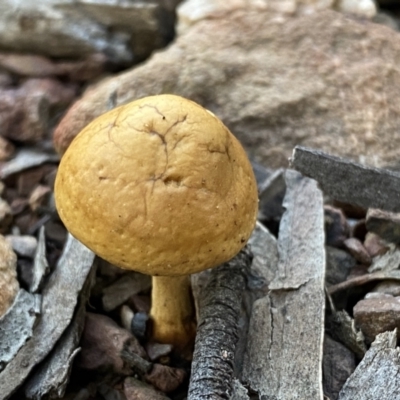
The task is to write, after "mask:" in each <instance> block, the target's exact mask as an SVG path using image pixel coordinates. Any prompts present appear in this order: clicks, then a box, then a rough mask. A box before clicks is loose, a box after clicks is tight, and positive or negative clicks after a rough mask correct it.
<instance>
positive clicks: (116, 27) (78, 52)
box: [0, 0, 173, 63]
mask: <svg viewBox="0 0 400 400" xmlns="http://www.w3.org/2000/svg"><path fill="white" fill-rule="evenodd" d="M162 3H164V2H163V1H161V0H159V1H157V0H150V1H146V2H136V1H123V0H42V1H40V2H32V1H30V0H19V1H18V2H15V1H14V0H0V48H3V49H8V50H14V51H22V52H30V53H35V54H42V55H47V56H53V57H70V58H79V57H83V56H87V55H88V54H94V53H104V54H106V55H107V56H108V57H109V58H110V59H111V60H113V61H114V62H117V63H128V62H131V61H132V60H134V59H135V60H136V59H138V58H139V59H142V58H143V57H145V56H147V55H148V54H150V52H151V51H153V50H154V49H155V48H159V47H161V46H163V45H165V43H166V42H167V41H168V40H169V39H170V38H171V35H172V22H173V13H172V12H171V11H168V10H167V8H166V7H163V6H162ZM16 11H18V12H16Z"/></svg>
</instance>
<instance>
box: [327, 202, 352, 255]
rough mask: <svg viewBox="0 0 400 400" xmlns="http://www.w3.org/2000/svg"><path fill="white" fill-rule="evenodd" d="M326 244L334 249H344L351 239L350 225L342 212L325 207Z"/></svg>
mask: <svg viewBox="0 0 400 400" xmlns="http://www.w3.org/2000/svg"><path fill="white" fill-rule="evenodd" d="M324 211H325V232H326V239H325V240H326V244H327V245H328V246H333V247H342V246H343V242H344V241H345V240H346V239H347V238H348V237H349V231H350V230H349V225H348V223H347V220H346V217H345V216H344V214H343V212H342V210H340V209H338V208H334V207H331V206H325V207H324Z"/></svg>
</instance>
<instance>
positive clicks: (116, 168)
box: [55, 95, 258, 346]
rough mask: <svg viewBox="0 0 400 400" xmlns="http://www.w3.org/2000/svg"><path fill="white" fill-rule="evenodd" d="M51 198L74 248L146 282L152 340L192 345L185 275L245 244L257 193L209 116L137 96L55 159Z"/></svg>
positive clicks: (231, 141)
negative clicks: (79, 244)
mask: <svg viewBox="0 0 400 400" xmlns="http://www.w3.org/2000/svg"><path fill="white" fill-rule="evenodd" d="M55 200H56V206H57V209H58V212H59V215H60V218H61V220H62V221H63V222H64V224H65V226H66V228H67V229H68V230H69V231H70V232H71V234H72V235H73V236H75V237H76V238H77V239H78V240H80V241H81V242H82V243H84V244H85V245H86V246H87V247H89V248H90V249H91V250H93V251H94V252H95V253H96V254H97V255H99V256H100V257H102V258H104V259H105V260H107V261H109V262H111V263H112V264H115V265H117V266H119V267H121V268H125V269H130V270H135V271H138V272H141V273H144V274H149V275H152V277H153V278H152V281H153V289H152V306H151V312H150V315H151V317H152V320H153V337H154V339H155V340H157V341H159V342H164V343H171V344H174V345H175V346H184V345H185V344H187V343H188V342H189V341H190V340H191V339H193V336H194V332H195V323H194V312H193V305H192V299H191V294H190V281H189V275H190V274H192V273H195V272H199V271H202V270H204V269H207V268H211V267H215V266H217V265H219V264H221V263H223V262H225V261H227V260H229V259H231V258H232V257H233V256H234V255H236V254H237V253H238V252H239V251H240V250H241V248H242V247H243V246H244V245H245V244H246V242H247V240H248V238H249V236H250V234H251V232H252V230H253V228H254V225H255V221H256V216H257V208H258V198H257V185H256V181H255V178H254V174H253V171H252V168H251V165H250V162H249V161H248V159H247V156H246V153H245V151H244V150H243V148H242V146H241V145H240V143H239V141H238V140H237V139H236V138H235V137H234V136H233V135H232V134H231V133H230V132H229V130H228V129H227V128H226V127H225V126H224V125H223V123H222V122H221V121H220V120H219V119H218V118H217V117H216V116H215V115H214V114H212V113H211V112H210V111H208V110H206V109H204V108H203V107H201V106H199V105H198V104H196V103H194V102H192V101H190V100H187V99H184V98H182V97H179V96H175V95H158V96H150V97H146V98H142V99H140V100H137V101H134V102H131V103H129V104H126V105H123V106H120V107H118V108H115V109H113V110H111V111H109V112H107V113H106V114H103V115H101V116H100V117H98V118H96V119H95V120H93V121H92V122H91V123H90V124H89V125H87V126H86V127H85V128H84V129H83V130H82V131H81V132H80V133H79V134H78V135H77V137H76V138H75V139H74V140H73V142H72V143H71V145H70V146H69V148H68V149H67V151H66V152H65V154H64V156H63V157H62V160H61V163H60V166H59V169H58V173H57V177H56V181H55Z"/></svg>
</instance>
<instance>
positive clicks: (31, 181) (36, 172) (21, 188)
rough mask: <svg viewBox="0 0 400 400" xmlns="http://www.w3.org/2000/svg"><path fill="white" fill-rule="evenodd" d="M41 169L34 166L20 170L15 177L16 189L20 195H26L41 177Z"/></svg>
mask: <svg viewBox="0 0 400 400" xmlns="http://www.w3.org/2000/svg"><path fill="white" fill-rule="evenodd" d="M43 172H44V171H43V169H42V168H41V167H36V168H32V169H28V170H26V171H22V172H21V173H20V174H18V177H17V189H18V194H19V195H20V196H24V197H27V196H29V195H30V193H31V192H32V190H33V189H34V188H35V187H36V186H37V185H38V184H39V182H40V181H41V179H42V178H43Z"/></svg>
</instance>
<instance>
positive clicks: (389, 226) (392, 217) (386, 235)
mask: <svg viewBox="0 0 400 400" xmlns="http://www.w3.org/2000/svg"><path fill="white" fill-rule="evenodd" d="M366 224H367V229H368V230H369V231H371V232H374V233H376V234H377V235H379V236H380V237H381V238H382V239H383V240H385V241H387V242H389V243H400V214H399V213H394V212H389V211H384V210H378V209H375V208H370V209H369V210H368V213H367V220H366Z"/></svg>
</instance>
